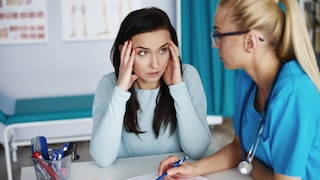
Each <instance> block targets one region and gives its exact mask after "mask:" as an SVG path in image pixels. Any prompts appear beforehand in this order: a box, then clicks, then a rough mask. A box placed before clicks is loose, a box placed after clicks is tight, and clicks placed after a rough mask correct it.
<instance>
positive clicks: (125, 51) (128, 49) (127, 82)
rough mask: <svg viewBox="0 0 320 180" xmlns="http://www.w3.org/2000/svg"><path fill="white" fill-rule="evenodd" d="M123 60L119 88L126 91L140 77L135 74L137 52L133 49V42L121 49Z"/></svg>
mask: <svg viewBox="0 0 320 180" xmlns="http://www.w3.org/2000/svg"><path fill="white" fill-rule="evenodd" d="M120 58H121V60H120V67H119V75H118V82H117V86H118V87H119V88H121V89H123V90H125V91H128V89H129V88H130V87H131V86H132V84H133V83H134V81H135V80H136V79H138V76H137V75H136V74H134V73H133V71H132V70H133V64H134V58H135V50H134V49H133V48H132V41H131V40H128V41H126V42H125V43H124V44H123V46H122V48H121V57H120Z"/></svg>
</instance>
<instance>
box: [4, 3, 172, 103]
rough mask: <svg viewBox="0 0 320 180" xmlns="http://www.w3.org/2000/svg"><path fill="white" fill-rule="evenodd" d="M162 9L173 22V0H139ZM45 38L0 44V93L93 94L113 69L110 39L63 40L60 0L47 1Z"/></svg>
mask: <svg viewBox="0 0 320 180" xmlns="http://www.w3.org/2000/svg"><path fill="white" fill-rule="evenodd" d="M143 5H144V6H146V7H148V6H157V7H159V8H161V9H163V10H164V11H166V12H167V13H168V15H169V17H170V19H171V21H172V23H173V24H174V25H176V1H175V0H143ZM47 7H48V28H49V32H48V33H49V41H48V43H43V44H24V45H7V46H5V45H1V46H0V93H2V94H5V95H6V96H8V97H10V98H28V97H42V96H56V95H73V94H86V93H94V92H95V88H96V86H97V84H98V81H99V80H100V78H101V77H102V76H103V75H104V74H106V73H108V72H110V71H113V67H112V65H111V63H110V58H109V52H110V49H111V46H112V43H113V40H106V41H89V42H63V40H62V27H61V24H62V22H61V16H60V10H61V9H60V1H58V0H49V1H47Z"/></svg>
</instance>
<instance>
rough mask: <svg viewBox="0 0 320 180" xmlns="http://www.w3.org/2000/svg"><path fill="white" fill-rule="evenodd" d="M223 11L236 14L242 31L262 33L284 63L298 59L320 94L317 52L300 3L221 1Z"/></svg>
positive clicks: (234, 19)
mask: <svg viewBox="0 0 320 180" xmlns="http://www.w3.org/2000/svg"><path fill="white" fill-rule="evenodd" d="M278 3H283V5H284V8H285V9H284V10H282V9H281V7H280V6H279V4H278ZM219 7H223V8H227V9H228V10H229V12H231V13H232V16H231V17H232V20H233V22H234V23H235V25H236V27H237V28H238V29H239V30H251V29H257V30H260V31H261V32H262V33H263V34H264V36H265V39H266V40H267V42H269V45H270V46H271V47H274V49H275V51H276V53H277V55H278V56H279V58H280V59H281V60H284V61H288V60H291V59H296V60H297V61H298V63H299V64H300V66H301V67H302V69H303V70H304V71H305V72H306V74H307V75H308V76H309V77H310V79H311V80H312V82H313V83H314V84H315V86H316V87H317V89H318V91H319V92H320V73H319V69H318V66H317V61H316V57H315V52H314V50H313V47H312V45H311V42H310V39H309V36H308V31H307V27H306V24H305V21H304V19H303V15H302V13H301V10H300V7H299V4H298V2H297V1H296V0H280V1H279V2H278V1H277V2H276V1H274V0H220V2H219Z"/></svg>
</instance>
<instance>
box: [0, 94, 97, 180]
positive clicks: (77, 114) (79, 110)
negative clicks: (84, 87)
mask: <svg viewBox="0 0 320 180" xmlns="http://www.w3.org/2000/svg"><path fill="white" fill-rule="evenodd" d="M93 97H94V95H93V94H85V95H72V96H58V97H39V98H28V99H10V98H8V97H6V96H5V95H3V94H0V132H1V134H0V143H1V144H2V145H3V146H4V149H5V159H6V167H7V172H8V179H9V180H11V179H12V169H11V160H12V161H13V162H17V148H18V147H19V146H29V145H30V142H31V138H33V137H36V136H45V137H46V138H47V141H48V144H52V143H63V142H70V141H85V140H90V137H91V130H92V102H93ZM30 152H31V151H30ZM30 155H31V154H30ZM11 156H12V159H11Z"/></svg>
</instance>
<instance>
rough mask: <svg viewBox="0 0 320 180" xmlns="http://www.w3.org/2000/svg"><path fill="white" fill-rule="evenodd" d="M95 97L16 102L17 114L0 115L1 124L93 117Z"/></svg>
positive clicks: (67, 97) (62, 97) (48, 98)
mask: <svg viewBox="0 0 320 180" xmlns="http://www.w3.org/2000/svg"><path fill="white" fill-rule="evenodd" d="M93 97H94V95H92V94H91V95H79V96H59V97H46V98H34V99H19V100H17V101H16V107H15V114H13V115H5V114H3V113H1V114H0V122H2V123H3V124H6V125H8V124H14V123H24V122H35V121H48V120H62V119H70V120H71V119H73V118H84V117H91V116H92V103H93Z"/></svg>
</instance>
